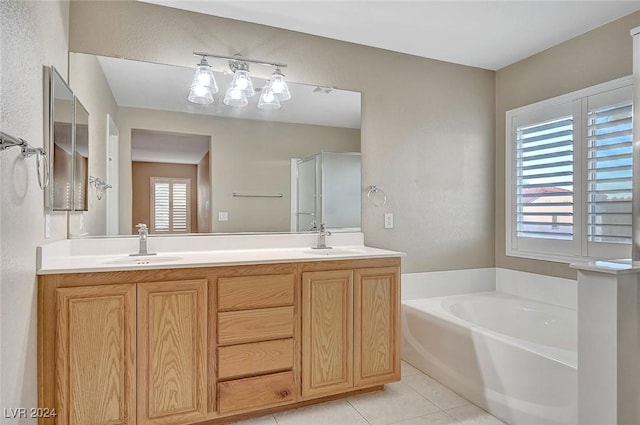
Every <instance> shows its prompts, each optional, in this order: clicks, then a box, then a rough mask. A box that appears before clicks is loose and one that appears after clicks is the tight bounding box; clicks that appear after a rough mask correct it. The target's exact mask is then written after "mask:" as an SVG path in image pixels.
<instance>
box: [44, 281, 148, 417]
mask: <svg viewBox="0 0 640 425" xmlns="http://www.w3.org/2000/svg"><path fill="white" fill-rule="evenodd" d="M56 303H57V324H56V326H57V332H56V350H57V355H56V399H57V403H56V404H57V406H56V407H57V414H58V416H57V418H56V424H58V425H86V424H92V425H107V424H108V425H132V424H135V423H136V414H135V397H136V395H135V388H136V381H135V351H134V350H135V317H136V316H135V314H136V312H135V285H133V284H127V285H104V286H84V287H74V288H59V289H56Z"/></svg>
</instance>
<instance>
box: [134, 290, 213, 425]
mask: <svg viewBox="0 0 640 425" xmlns="http://www.w3.org/2000/svg"><path fill="white" fill-rule="evenodd" d="M206 337H207V281H206V280H204V279H202V280H184V281H175V282H157V283H156V282H149V283H140V284H138V424H139V425H146V424H172V425H173V424H180V423H188V422H193V421H196V420H198V419H203V418H205V416H206V414H207V412H206V410H207V367H206V355H207V351H206V348H207V340H206Z"/></svg>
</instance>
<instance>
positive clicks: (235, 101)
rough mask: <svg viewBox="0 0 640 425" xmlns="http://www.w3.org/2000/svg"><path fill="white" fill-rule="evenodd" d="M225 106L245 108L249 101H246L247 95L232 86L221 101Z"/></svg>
mask: <svg viewBox="0 0 640 425" xmlns="http://www.w3.org/2000/svg"><path fill="white" fill-rule="evenodd" d="M222 102H223V103H224V104H225V105H229V106H238V107H241V106H247V104H248V103H249V101H248V100H247V95H246V93H245V92H244V90H241V89H238V88H234V87H233V86H231V87H229V90H227V93H226V94H225V96H224V100H223V101H222Z"/></svg>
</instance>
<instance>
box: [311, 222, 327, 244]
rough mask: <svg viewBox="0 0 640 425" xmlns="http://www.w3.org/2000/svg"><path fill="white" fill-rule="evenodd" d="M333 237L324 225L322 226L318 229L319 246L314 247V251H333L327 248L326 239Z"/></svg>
mask: <svg viewBox="0 0 640 425" xmlns="http://www.w3.org/2000/svg"><path fill="white" fill-rule="evenodd" d="M327 236H331V232H329V231H327V230H326V229H325V227H324V223H322V224H320V228H319V229H318V245H316V246H314V247H312V248H313V249H331V247H330V246H327V242H326V237H327Z"/></svg>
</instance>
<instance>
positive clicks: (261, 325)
mask: <svg viewBox="0 0 640 425" xmlns="http://www.w3.org/2000/svg"><path fill="white" fill-rule="evenodd" d="M296 288H297V285H296V274H295V273H287V274H276V275H257V276H237V277H221V278H219V279H218V356H217V360H218V381H219V384H218V410H219V412H220V413H221V414H228V413H239V412H244V411H250V410H256V409H259V408H265V407H273V406H278V405H283V404H289V403H293V402H295V401H296V399H297V394H296V384H295V378H294V374H293V370H294V361H295V351H296V344H295V340H296V338H294V337H295V335H296V321H297V320H296V316H297V314H296V311H295V309H296V306H297V303H296V298H297V297H296Z"/></svg>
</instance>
